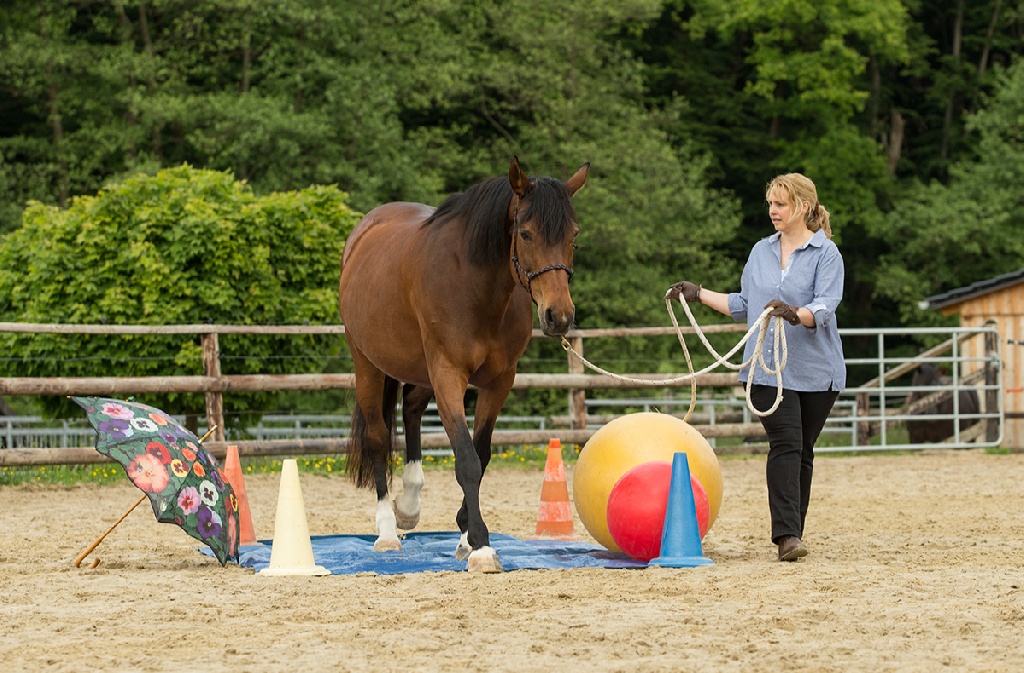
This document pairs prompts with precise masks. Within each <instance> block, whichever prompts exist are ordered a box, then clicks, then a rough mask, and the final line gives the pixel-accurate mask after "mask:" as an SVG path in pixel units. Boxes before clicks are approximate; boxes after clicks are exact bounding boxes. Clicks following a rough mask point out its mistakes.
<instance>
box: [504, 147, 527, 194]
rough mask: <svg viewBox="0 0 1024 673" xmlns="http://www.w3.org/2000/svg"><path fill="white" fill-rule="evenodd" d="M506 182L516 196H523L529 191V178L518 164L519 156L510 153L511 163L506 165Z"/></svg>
mask: <svg viewBox="0 0 1024 673" xmlns="http://www.w3.org/2000/svg"><path fill="white" fill-rule="evenodd" d="M508 182H509V184H510V185H512V191H513V192H515V194H516V196H518V197H519V198H523V197H524V196H526V194H527V192H529V191H530V178H528V177H526V173H524V172H523V169H522V168H520V166H519V157H517V156H516V155H514V154H513V155H512V163H510V164H509V166H508Z"/></svg>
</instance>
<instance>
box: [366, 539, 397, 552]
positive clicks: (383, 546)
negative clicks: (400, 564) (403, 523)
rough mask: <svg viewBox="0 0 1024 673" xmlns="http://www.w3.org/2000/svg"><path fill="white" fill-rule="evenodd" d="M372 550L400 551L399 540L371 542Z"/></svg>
mask: <svg viewBox="0 0 1024 673" xmlns="http://www.w3.org/2000/svg"><path fill="white" fill-rule="evenodd" d="M373 551H402V542H401V541H400V540H380V539H378V540H377V541H376V542H374V543H373Z"/></svg>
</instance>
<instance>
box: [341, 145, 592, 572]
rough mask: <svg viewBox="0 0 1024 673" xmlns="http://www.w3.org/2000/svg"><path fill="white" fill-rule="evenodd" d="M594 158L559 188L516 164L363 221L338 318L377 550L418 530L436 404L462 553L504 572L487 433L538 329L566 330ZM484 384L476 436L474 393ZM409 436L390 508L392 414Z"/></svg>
mask: <svg viewBox="0 0 1024 673" xmlns="http://www.w3.org/2000/svg"><path fill="white" fill-rule="evenodd" d="M589 171H590V164H589V162H588V163H585V164H583V165H581V166H580V167H579V168H578V169H577V170H576V171H575V172H574V173H573V175H572V176H571V177H570V178H569V179H568V180H566V181H565V182H564V183H563V182H562V181H560V180H558V179H557V178H552V177H529V176H527V175H526V174H525V173H524V172H523V170H522V168H521V166H520V164H519V158H518V157H515V156H513V157H512V160H511V162H510V164H509V169H508V176H507V177H505V176H504V175H501V176H498V177H492V178H489V179H486V180H484V181H482V182H480V183H477V184H475V185H473V186H471V187H469V188H468V189H466V190H465V191H463V192H458V193H455V194H452V195H450V196H448V197H447V198H446V199H445V200H444V201H443V202H442V203H441V204H440V205H439V206H438V207H437V208H436V209H435V208H432V207H429V206H426V205H424V204H421V203H409V202H391V203H385V204H383V205H380V206H377V207H376V208H374V209H373V210H371V211H370V212H368V213H367V214H366V216H365V217H363V219H362V220H360V221H359V223H358V224H356V226H355V228H354V229H353V230H352V232H351V234H350V235H349V236H348V239H347V240H346V243H345V250H344V253H343V254H342V260H341V280H340V284H339V310H340V313H341V318H342V322H343V323H344V326H345V340H346V341H347V343H348V347H349V350H350V351H351V354H352V363H353V369H354V372H355V397H356V403H355V406H354V408H353V411H352V425H351V430H350V433H349V446H348V461H347V467H346V469H347V472H348V475H349V477H350V478H351V479H352V481H353V483H354V484H355V485H356V486H357V487H358V488H366V489H375V490H376V494H377V510H376V521H375V523H376V530H377V534H378V537H377V539H376V541H375V542H374V545H373V548H374V551H378V552H384V551H390V550H401V548H402V544H401V541H400V540H399V538H398V532H397V529H398V528H401V529H403V530H411V529H412V528H414V527H415V526H416V524H417V523H418V522H419V516H420V490H421V489H422V487H423V470H422V462H421V455H422V454H421V445H420V422H421V419H422V416H423V413H424V412H425V411H426V408H427V405H428V404H429V403H430V400H431V399H432V398H434V399H436V400H437V409H438V414H439V415H440V418H441V422H442V424H443V425H444V429H445V432H446V434H447V435H448V439H449V441H450V443H451V446H452V450H453V452H454V454H455V477H456V481H457V482H458V484H459V486H460V487H461V488H462V494H463V499H462V506H461V507H460V509H459V511H458V513H457V514H456V516H455V521H456V524H457V525H458V527H459V532H460V533H461V535H460V537H459V542H458V544H457V547H456V550H455V555H456V558H457V559H458V560H460V561H466V562H467V567H468V570H469V571H471V572H477V571H479V572H501V571H502V570H503V568H502V567H501V561H500V559H499V558H498V554H497V552H496V551H495V550H494V549H493V548H492V547H491V546H490V537H489V533H488V530H487V525H486V524H485V522H484V519H483V516H482V515H481V513H480V481H481V479H482V478H483V474H484V471H485V470H486V468H487V464H488V462H489V461H490V458H491V435H492V432H493V430H494V425H495V422H496V420H497V418H498V414H499V412H500V411H501V408H502V406H503V405H504V403H505V400H506V398H507V397H508V394H509V391H510V390H511V389H512V384H513V382H514V380H515V375H516V367H517V365H518V363H519V358H520V356H522V354H523V352H524V351H525V350H526V347H527V346H528V345H529V342H530V339H531V337H532V332H533V308H532V306H533V305H536V307H537V308H536V315H537V318H538V320H539V323H540V329H541V331H542V332H543V333H544V334H545V335H547V336H551V337H561V336H564V335H565V334H566V333H567V332H568V330H569V328H570V327H571V326H572V324H573V320H574V317H575V306H574V305H573V301H572V296H571V295H570V292H569V282H570V281H571V280H572V276H573V250H574V248H575V247H576V245H575V238H576V236H577V234H578V233H579V224H578V223H577V219H576V213H575V210H574V208H573V203H572V197H573V196H574V195H575V194H576V193H577V192H579V191H580V190H581V189H582V188H583V187H584V185H585V184H586V181H587V175H588V174H589ZM471 385H472V386H474V387H476V388H477V390H478V393H477V399H476V406H475V412H474V413H475V416H474V423H473V432H472V435H471V434H470V431H469V426H468V423H467V420H466V408H465V402H464V400H465V396H466V392H467V390H468V387H469V386H471ZM399 387H401V395H402V423H403V427H404V432H405V459H406V462H405V469H404V472H403V475H402V492H401V493H400V494H399V495H398V496H397V497H396V498H395V500H394V502H392V501H391V499H390V496H389V487H390V485H391V481H392V479H391V477H392V473H393V447H394V441H395V438H394V435H395V410H396V405H397V397H398V393H399Z"/></svg>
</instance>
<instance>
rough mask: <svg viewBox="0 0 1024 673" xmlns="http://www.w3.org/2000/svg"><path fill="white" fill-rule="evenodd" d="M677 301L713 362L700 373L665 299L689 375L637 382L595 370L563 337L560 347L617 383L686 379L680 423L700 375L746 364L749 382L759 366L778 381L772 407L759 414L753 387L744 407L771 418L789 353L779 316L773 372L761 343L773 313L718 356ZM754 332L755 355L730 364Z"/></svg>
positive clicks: (692, 403) (693, 398)
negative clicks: (752, 396)
mask: <svg viewBox="0 0 1024 673" xmlns="http://www.w3.org/2000/svg"><path fill="white" fill-rule="evenodd" d="M679 302H680V303H681V304H682V305H683V311H684V312H685V313H686V317H687V319H689V321H690V325H692V326H693V329H694V331H695V332H696V333H697V336H698V337H699V338H700V340H701V343H703V344H704V347H705V348H706V349H707V350H708V352H709V353H711V355H712V356H713V357H714V358H715V362H713V363H712V364H710V365H708V366H707V367H705V368H704V369H702V370H700V371H699V372H694V371H693V362H692V361H691V360H690V349H689V348H687V347H686V340H685V339H684V338H683V330H682V328H681V327H680V326H679V321H678V320H677V319H676V314H675V311H674V310H672V300H671V299H668V298H666V299H665V308H666V310H668V314H669V316H670V317H671V318H672V325H673V327H675V328H676V336H677V337H678V338H679V345H680V346H682V347H683V354H684V355H685V356H686V366H687V369H688V370H689V372H690V373H689V374H685V375H683V376H677V377H675V378H671V379H638V378H633V377H629V376H622V375H621V374H614V373H612V372H610V371H608V370H606V369H602V368H601V367H598V366H597V365H595V364H594V363H592V362H590V361H589V360H587V359H586V358H585V357H583V356H582V355H580V354H579V353H577V352H576V351H575V350H574V349H573V347H572V344H570V343H569V341H568V340H567V339H566V338H565V337H562V348H564V349H565V350H566V351H567V352H569V353H571V354H572V355H573V356H575V357H576V359H577V360H579V361H580V362H582V363H583V364H584V365H586V366H587V367H589V368H590V369H592V370H594V371H595V372H598V373H600V374H604V375H605V376H610V377H611V378H613V379H616V380H619V381H626V382H628V383H636V384H639V385H643V386H667V385H675V384H678V383H682V382H683V381H687V380H688V381H690V408H689V409H688V410H687V411H686V415H685V416H684V417H683V421H687V422H688V421H689V420H690V415H691V414H693V409H694V407H695V406H696V405H697V377H698V376H700V375H701V374H706V373H708V372H710V371H711V370H713V369H716V368H718V367H719V366H723V365H724V366H725V367H728V368H729V369H733V370H737V371H738V370H740V369H743V368H744V367H746V366H748V365H749V366H750V374H751V376H750V379H751V380H753V378H754V376H753V374H754V372H755V370H756V368H757V367H761V369H763V370H764V372H765V373H766V374H770V375H774V376H775V380H776V382H777V384H776V393H775V403H774V404H772V406H771V408H770V409H768V410H767V411H759V410H758V409H757V408H756V407H755V406H754V402H753V400H751V399H750V390H751V387H752V386H750V385H748V386H746V388H747V394H746V397H747V408H748V409H750V411H751V413H753V414H754V415H756V416H770V415H771V414H773V413H775V410H776V409H778V408H779V404H781V403H782V370H783V369H785V367H786V359H787V358H788V357H789V351H788V349H787V346H786V330H785V327H784V325H783V319H782V317H781V316H776V318H775V335H774V339H773V343H772V354H773V355H774V361H775V362H777V363H778V366H777V367H776V368H775V369H772V368H771V367H769V366H768V364H767V363H766V362H765V361H764V340H765V336H766V335H767V331H768V325H769V324H770V323H771V312H772V310H773V309H772V308H770V307H769V308H766V309H765V310H764V312H762V313H761V315H760V316H758V318H757V320H756V321H754V324H753V325H751V326H750V329H749V330H747V333H746V334H745V335H743V338H742V339H740V341H739V343H737V344H736V345H735V346H733V347H732V349H731V350H730V351H729V352H728V353H726V354H725V355H719V354H718V352H717V351H716V350H715V349H714V347H713V346H712V345H711V343H710V342H709V341H708V339H707V337H706V336H704V332H702V331H701V329H700V325H698V324H697V319H696V318H694V317H693V313H692V312H691V311H690V307H689V306H688V305H687V303H686V300H685V299H683V297H682V296H680V297H679ZM754 332H758V335H757V341H755V342H754V352H753V353H751V355H750V357H749V358H748V359H747V360H746V361H744V362H741V363H740V364H733V363H731V362H729V358H731V357H732V356H733V355H735V354H736V351H738V350H739V349H740V348H742V347H743V345H744V344H746V343H747V341H749V340H750V337H751V336H752V335H753V334H754ZM780 351H781V357H780Z"/></svg>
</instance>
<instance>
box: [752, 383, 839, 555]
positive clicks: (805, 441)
mask: <svg viewBox="0 0 1024 673" xmlns="http://www.w3.org/2000/svg"><path fill="white" fill-rule="evenodd" d="M776 394H777V388H776V387H775V386H752V387H751V390H750V399H751V401H752V402H753V403H754V406H755V407H756V408H757V409H759V410H765V409H770V408H771V406H772V404H774V403H775V395H776ZM838 397H839V393H838V392H836V391H832V390H825V391H822V392H811V393H807V392H799V391H796V390H787V389H783V391H782V402H781V403H780V404H779V408H778V409H776V410H775V412H774V413H773V414H771V415H770V416H762V417H761V425H763V426H764V429H765V432H766V433H767V435H768V446H769V448H768V462H767V467H766V468H765V476H766V478H767V480H768V509H769V511H770V512H771V516H772V542H774V543H776V544H778V540H779V538H781V537H783V536H786V535H796V536H797V537H803V534H804V521H805V520H806V519H807V504H808V503H809V502H810V500H811V477H812V476H813V475H814V443H815V442H816V441H818V435H820V434H821V429H822V428H823V427H824V426H825V419H827V418H828V415H829V413H830V412H831V411H832V405H833V404H835V402H836V398H838Z"/></svg>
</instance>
